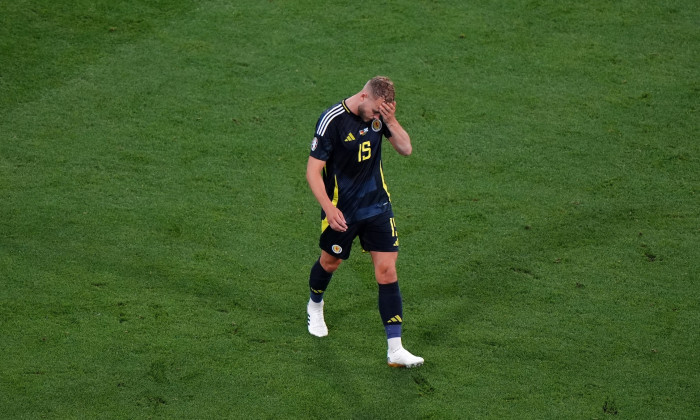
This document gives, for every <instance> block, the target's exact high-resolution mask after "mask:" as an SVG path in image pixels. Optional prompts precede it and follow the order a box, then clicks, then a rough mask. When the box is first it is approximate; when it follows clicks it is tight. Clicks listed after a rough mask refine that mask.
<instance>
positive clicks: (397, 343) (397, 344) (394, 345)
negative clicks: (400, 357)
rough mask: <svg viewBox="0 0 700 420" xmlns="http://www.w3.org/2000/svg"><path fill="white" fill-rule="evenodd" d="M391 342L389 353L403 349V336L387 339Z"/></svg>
mask: <svg viewBox="0 0 700 420" xmlns="http://www.w3.org/2000/svg"><path fill="white" fill-rule="evenodd" d="M387 342H388V343H389V353H393V352H395V351H396V350H401V349H402V348H403V345H401V337H394V338H390V339H388V340H387Z"/></svg>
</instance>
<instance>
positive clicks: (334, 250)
mask: <svg viewBox="0 0 700 420" xmlns="http://www.w3.org/2000/svg"><path fill="white" fill-rule="evenodd" d="M331 249H332V250H333V252H335V253H336V254H340V253H341V252H343V248H342V247H341V246H340V245H333V246H332V247H331Z"/></svg>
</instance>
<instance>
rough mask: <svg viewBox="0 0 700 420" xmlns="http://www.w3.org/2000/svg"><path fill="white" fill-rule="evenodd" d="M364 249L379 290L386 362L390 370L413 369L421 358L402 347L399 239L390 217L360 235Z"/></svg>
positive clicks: (373, 224) (419, 363)
mask: <svg viewBox="0 0 700 420" xmlns="http://www.w3.org/2000/svg"><path fill="white" fill-rule="evenodd" d="M360 241H361V242H362V246H363V248H364V249H366V250H368V251H369V252H370V255H371V256H372V263H373V264H374V274H375V277H376V279H377V284H378V288H379V293H378V295H379V296H378V301H379V314H380V316H381V318H382V322H383V324H384V329H385V331H386V337H387V345H388V349H387V361H388V363H389V365H390V366H393V367H415V366H420V365H422V364H423V359H422V358H420V357H417V356H414V355H412V354H411V353H409V352H408V351H407V350H406V349H404V348H403V345H402V344H401V329H402V325H403V302H402V297H401V290H400V288H399V282H398V276H397V274H396V260H397V259H398V255H399V254H398V250H399V246H398V237H397V235H396V225H395V223H394V218H393V214H391V213H390V212H388V213H386V214H385V215H382V216H381V217H378V218H376V219H375V220H374V223H371V224H370V226H369V227H368V228H367V229H365V231H364V232H363V234H362V235H361V236H360Z"/></svg>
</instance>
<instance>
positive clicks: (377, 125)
mask: <svg viewBox="0 0 700 420" xmlns="http://www.w3.org/2000/svg"><path fill="white" fill-rule="evenodd" d="M381 129H382V121H381V120H374V121H372V131H374V132H375V133H377V132H379V130H381Z"/></svg>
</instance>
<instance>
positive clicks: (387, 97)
mask: <svg viewBox="0 0 700 420" xmlns="http://www.w3.org/2000/svg"><path fill="white" fill-rule="evenodd" d="M395 112H396V102H395V101H394V83H393V82H392V81H391V80H390V79H389V78H387V77H383V76H377V77H374V78H372V79H371V80H370V81H368V82H367V83H366V84H365V86H364V87H363V88H362V90H361V91H359V92H358V93H356V94H354V95H353V96H351V97H349V98H347V99H345V100H343V101H341V102H339V103H337V104H336V105H334V106H332V107H330V108H328V109H327V110H325V111H324V112H323V113H322V114H321V117H320V118H319V119H318V122H317V123H316V134H315V136H314V139H313V141H312V142H311V153H310V156H309V161H308V164H307V168H306V179H307V181H308V182H309V186H310V187H311V191H312V192H313V194H314V196H315V197H316V200H318V202H319V203H320V204H321V209H322V211H321V219H322V221H321V231H322V233H321V238H320V240H319V246H320V248H321V256H320V258H319V259H318V261H316V263H315V264H314V265H313V267H312V268H311V274H310V275H309V288H310V295H311V296H310V299H309V303H308V305H307V308H306V311H307V314H308V329H309V333H311V334H313V335H315V336H317V337H324V336H326V335H328V328H327V327H326V323H325V320H324V317H323V305H324V302H323V294H324V292H325V290H326V288H327V286H328V283H329V282H330V280H331V277H332V275H333V273H334V272H335V270H336V269H337V268H338V266H339V265H340V263H341V262H342V261H343V260H346V259H348V257H349V256H350V248H351V247H352V243H353V240H354V239H355V238H356V237H359V238H360V244H361V245H362V248H363V249H364V250H365V251H368V252H369V253H370V255H371V256H372V262H373V264H374V273H375V277H376V279H377V284H378V288H379V314H380V316H381V318H382V321H383V323H384V328H385V330H386V336H387V342H388V350H387V362H388V364H389V366H392V367H409V368H410V367H416V366H420V365H422V364H423V358H421V357H417V356H414V355H413V354H411V353H410V352H408V350H406V349H404V348H403V345H402V343H401V325H402V322H403V304H402V300H401V291H400V289H399V283H398V278H397V275H396V259H397V257H398V251H399V241H398V237H397V235H396V224H395V223H394V213H393V211H392V208H391V201H390V199H389V192H388V191H387V186H386V183H385V182H384V172H383V168H382V138H383V137H386V138H387V139H388V140H389V142H390V143H391V145H392V146H393V147H394V149H395V150H396V151H397V152H398V153H399V154H401V155H404V156H408V155H410V154H411V152H412V150H413V149H412V146H411V139H410V137H409V135H408V133H407V132H406V130H404V129H403V127H401V124H399V122H398V121H397V120H396V116H395Z"/></svg>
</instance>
